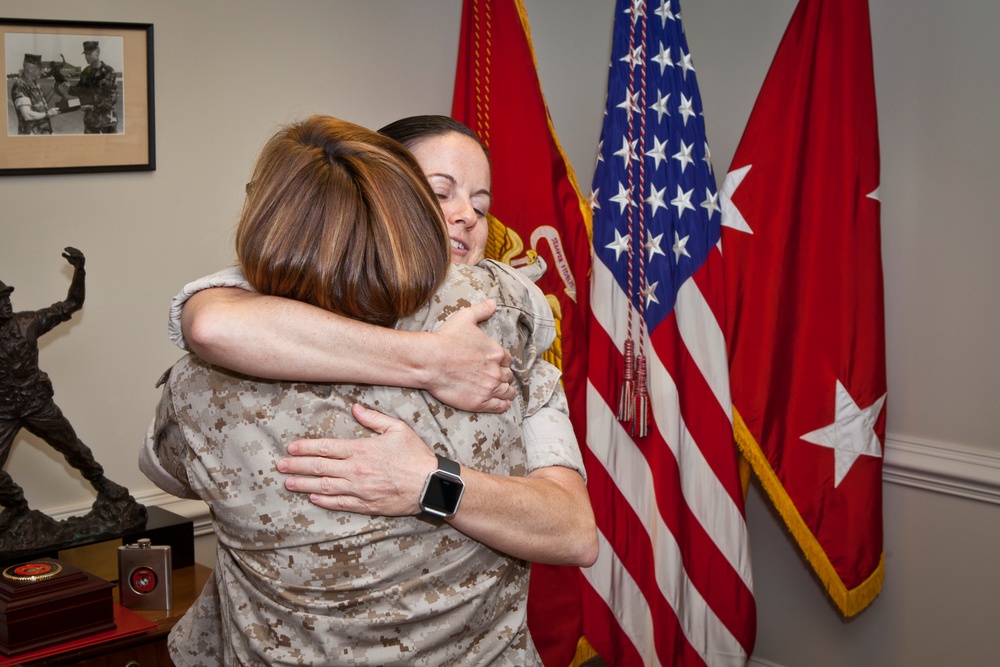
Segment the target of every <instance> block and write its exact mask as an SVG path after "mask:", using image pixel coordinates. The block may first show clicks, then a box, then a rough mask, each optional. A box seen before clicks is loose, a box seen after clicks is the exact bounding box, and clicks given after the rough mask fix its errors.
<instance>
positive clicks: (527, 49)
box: [452, 0, 590, 667]
mask: <svg viewBox="0 0 1000 667" xmlns="http://www.w3.org/2000/svg"><path fill="white" fill-rule="evenodd" d="M452 117H454V118H455V119H456V120H459V121H461V122H463V123H465V124H466V125H468V126H469V127H471V128H472V129H473V130H474V131H475V132H476V133H477V134H478V135H479V137H480V138H481V139H482V141H483V143H485V144H486V146H487V147H488V148H489V151H490V158H491V161H492V163H493V182H492V190H493V204H492V205H491V207H490V236H489V242H488V245H487V247H486V256H487V257H488V258H490V259H496V260H500V261H502V262H506V263H508V264H511V265H513V266H515V267H520V268H523V269H524V270H526V271H527V272H528V273H529V275H531V276H532V278H533V279H534V280H535V283H536V284H537V285H538V286H539V287H540V288H541V290H542V291H543V292H544V293H545V295H546V296H547V297H548V300H549V304H550V305H551V306H552V311H553V313H554V315H555V318H556V326H557V331H556V333H557V337H556V342H555V343H554V344H553V346H552V349H551V350H550V351H549V353H548V354H546V356H545V359H546V360H547V361H550V362H551V363H553V364H554V365H555V366H557V367H559V368H560V369H561V370H562V373H563V385H564V387H565V389H566V396H567V399H568V401H569V407H570V418H571V419H572V421H573V427H574V430H575V431H576V434H577V439H578V440H579V441H580V443H581V444H582V443H583V442H584V438H585V434H586V381H587V315H588V312H589V306H588V301H589V295H590V293H589V277H590V229H589V228H590V209H589V208H588V207H587V205H586V202H585V201H584V200H583V199H582V198H581V196H580V193H579V188H578V187H577V185H576V177H575V176H574V174H573V171H572V168H571V167H570V165H569V162H568V160H567V159H566V157H565V155H564V154H563V151H562V148H561V147H560V145H559V142H558V140H557V139H556V135H555V130H554V129H553V127H552V122H551V120H550V119H549V114H548V110H547V108H546V106H545V100H544V98H543V97H542V89H541V85H540V84H539V81H538V72H537V70H536V67H535V56H534V52H533V50H532V46H531V38H530V31H529V29H528V17H527V12H526V11H525V9H524V6H523V5H522V4H521V2H520V0H465V2H464V5H463V9H462V34H461V40H460V44H459V54H458V69H457V74H456V77H455V94H454V101H453V104H452ZM579 572H580V571H579V569H578V568H560V567H553V566H543V565H537V564H536V565H533V566H532V569H531V590H530V594H529V596H528V627H529V629H530V630H531V634H532V637H533V639H534V641H535V645H536V646H537V648H538V651H539V653H540V654H541V656H542V659H543V661H544V662H545V664H546V665H549V666H550V667H565V666H566V665H569V664H570V662H571V661H572V660H573V656H574V652H575V650H576V646H577V641H578V640H579V639H580V636H581V633H582V629H581V628H582V620H581V617H580V613H581V607H580V583H579V582H580V574H579Z"/></svg>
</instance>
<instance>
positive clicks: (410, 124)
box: [378, 114, 490, 162]
mask: <svg viewBox="0 0 1000 667" xmlns="http://www.w3.org/2000/svg"><path fill="white" fill-rule="evenodd" d="M378 132H379V134H384V135H385V136H387V137H389V138H390V139H395V140H396V141H398V142H399V143H401V144H403V145H404V146H406V147H407V148H409V149H410V150H413V147H414V146H416V145H417V144H419V143H420V142H421V141H423V140H424V139H429V138H430V137H442V136H445V135H447V134H452V133H456V134H462V135H465V136H466V137H469V138H471V139H475V140H476V143H477V144H479V147H480V148H482V149H483V153H484V154H485V155H486V161H487V162H490V151H489V150H488V149H487V148H486V144H484V143H483V142H482V140H481V139H480V138H479V135H477V134H476V133H475V132H473V131H472V129H471V128H469V126H468V125H465V124H463V123H460V122H458V121H457V120H455V119H454V118H451V117H450V116H437V115H433V114H426V115H423V116H408V117H406V118H400V119H399V120H394V121H393V122H391V123H389V124H388V125H385V126H384V127H382V128H380V129H379V131H378Z"/></svg>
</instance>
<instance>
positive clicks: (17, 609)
mask: <svg viewBox="0 0 1000 667" xmlns="http://www.w3.org/2000/svg"><path fill="white" fill-rule="evenodd" d="M55 570H58V571H57V572H55V573H54V574H51V573H52V572H53V571H55ZM35 573H39V574H38V576H39V580H32V576H33V574H35ZM46 574H51V577H50V578H42V577H44V576H45V575H46ZM113 589H114V585H113V584H111V583H110V582H107V581H105V580H103V579H101V578H99V577H95V576H94V575H92V574H90V573H89V572H84V571H83V570H80V569H78V568H76V567H73V566H72V565H69V564H66V563H62V562H60V561H57V560H55V559H52V558H39V559H35V560H32V561H31V562H30V563H26V564H24V565H23V566H19V565H14V566H9V567H6V568H4V569H3V576H2V577H0V653H2V654H3V655H12V654H16V653H22V652H25V651H31V650H35V649H39V648H42V647H45V646H49V645H51V644H58V643H62V642H66V641H69V640H71V639H76V638H78V637H83V636H85V635H89V634H93V633H97V632H103V631H105V630H112V629H114V627H115V621H114V596H113Z"/></svg>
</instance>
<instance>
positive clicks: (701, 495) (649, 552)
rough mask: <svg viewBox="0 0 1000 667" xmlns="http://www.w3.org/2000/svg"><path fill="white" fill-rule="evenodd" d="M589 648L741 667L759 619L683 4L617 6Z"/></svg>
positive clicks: (624, 659) (711, 190)
mask: <svg viewBox="0 0 1000 667" xmlns="http://www.w3.org/2000/svg"><path fill="white" fill-rule="evenodd" d="M590 203H591V206H592V209H593V216H594V217H593V238H594V266H593V278H592V292H591V313H592V320H591V324H590V364H589V386H588V402H587V421H588V431H587V443H586V447H585V451H584V457H585V460H586V464H587V473H588V478H589V479H588V490H589V492H590V497H591V500H592V501H593V502H592V504H593V506H594V513H595V515H596V517H597V524H598V528H599V531H600V540H601V545H600V554H599V556H598V560H597V563H596V564H595V565H594V566H593V567H590V568H587V569H585V570H584V571H583V572H584V576H585V579H586V585H585V586H584V588H583V599H584V609H585V610H586V612H585V616H584V634H585V636H586V637H587V640H588V641H589V642H590V643H591V645H592V646H593V647H594V648H595V649H596V650H597V652H598V653H599V654H600V655H601V657H602V658H603V659H604V661H605V662H606V663H608V664H609V665H616V666H625V665H629V666H631V665H650V666H658V665H664V666H666V665H671V666H677V667H687V666H702V665H710V666H726V667H742V666H743V665H745V664H746V662H747V659H748V657H749V656H750V654H751V653H752V651H753V645H754V640H755V633H756V608H755V604H754V597H753V581H752V573H751V569H750V555H749V546H748V543H747V528H746V520H745V517H744V509H743V493H742V488H741V486H740V479H739V471H738V465H737V459H738V453H737V449H736V444H735V442H734V440H733V429H732V423H731V418H730V414H731V408H732V401H731V400H730V393H729V376H728V364H727V360H726V343H725V338H724V336H723V329H722V324H721V320H722V318H723V317H724V316H725V312H726V311H725V304H724V302H723V298H724V291H723V288H724V285H723V278H722V275H721V270H722V257H721V255H720V252H719V247H718V241H719V235H720V227H721V219H722V216H721V213H720V210H719V199H718V194H717V192H716V183H715V176H714V173H713V170H712V163H711V154H710V153H709V150H708V142H707V139H706V134H705V121H704V117H703V115H702V106H701V96H700V94H699V91H698V81H697V74H696V72H695V67H694V64H693V60H692V57H691V52H690V50H689V49H688V44H687V38H686V37H685V35H684V30H683V27H682V25H681V17H680V7H679V6H678V3H677V0H672V2H666V1H665V2H659V3H649V4H646V3H643V2H634V1H632V0H618V2H617V3H616V7H615V22H614V35H613V40H612V52H611V62H610V68H609V75H608V92H607V108H606V114H605V117H604V125H603V128H602V130H601V140H600V146H599V157H598V163H597V167H596V169H595V172H594V181H593V186H592V191H591V195H590Z"/></svg>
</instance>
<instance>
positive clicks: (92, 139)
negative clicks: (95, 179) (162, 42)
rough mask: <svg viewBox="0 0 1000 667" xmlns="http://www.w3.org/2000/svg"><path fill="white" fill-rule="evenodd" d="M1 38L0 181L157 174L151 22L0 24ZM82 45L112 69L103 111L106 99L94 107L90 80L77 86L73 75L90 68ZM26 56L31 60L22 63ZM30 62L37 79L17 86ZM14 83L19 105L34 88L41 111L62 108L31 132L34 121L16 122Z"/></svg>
mask: <svg viewBox="0 0 1000 667" xmlns="http://www.w3.org/2000/svg"><path fill="white" fill-rule="evenodd" d="M0 37H2V39H0V58H2V61H0V62H2V64H3V71H4V74H5V75H6V76H5V79H6V82H7V85H6V89H5V98H6V99H5V103H4V108H5V114H4V120H5V121H6V123H5V126H4V129H3V130H2V131H0V176H20V175H34V174H79V173H91V172H120V171H153V170H155V169H156V132H155V114H154V111H155V108H154V104H153V99H154V96H153V25H152V24H151V23H106V22H97V21H58V20H33V19H9V18H0ZM84 42H97V43H98V48H99V49H100V51H99V56H100V60H101V62H102V63H103V64H104V65H106V66H110V67H111V68H113V69H114V70H115V74H114V76H115V82H116V89H117V97H116V98H113V99H114V101H113V103H111V104H107V103H106V100H107V99H108V96H107V95H105V97H104V100H105V104H104V109H102V108H101V102H100V101H98V102H96V103H95V100H101V97H100V96H99V95H93V94H91V93H90V92H89V91H90V90H91V88H90V87H88V86H87V85H86V84H87V82H89V81H92V80H93V79H92V77H91V76H90V75H88V76H87V78H86V80H85V81H84V85H83V86H81V85H80V81H79V79H80V76H81V75H82V74H83V73H84V71H85V69H86V68H87V67H88V66H89V63H88V61H87V58H88V57H93V56H92V55H91V56H87V55H85V54H84ZM88 51H89V52H90V53H91V54H92V50H91V49H88ZM27 54H31V56H32V57H31V58H30V59H29V58H26V57H25V56H26V55H27ZM35 56H40V59H41V65H40V66H39V67H38V69H39V71H40V72H41V76H40V77H39V78H38V79H37V80H32V81H30V82H27V81H24V80H22V79H21V77H22V73H23V71H24V70H25V69H26V66H25V62H26V61H29V60H30V61H31V62H30V63H29V64H34V63H35V61H37V60H38V58H35ZM95 66H96V63H95ZM74 79H75V80H74ZM18 81H20V82H21V83H20V87H19V89H18V91H19V94H20V97H19V99H21V100H24V99H25V98H26V96H25V95H24V94H23V93H24V91H25V90H27V89H29V88H30V87H31V86H37V88H38V90H39V91H40V92H37V93H34V94H37V95H39V96H41V97H44V98H45V102H44V106H45V108H46V109H50V108H52V106H55V107H59V108H60V109H61V112H60V113H58V114H57V115H54V116H52V117H51V119H48V127H38V125H37V123H38V121H30V122H29V121H25V122H24V124H23V125H21V124H20V123H19V118H20V115H19V113H18V109H17V108H15V106H14V102H13V100H12V96H11V91H12V88H13V86H14V85H15V83H16V82H18ZM60 81H62V82H65V83H66V84H67V86H69V88H68V89H66V90H68V91H72V92H69V93H68V96H63V95H61V94H60V93H59V91H58V90H57V88H58V83H59V82H60ZM31 99H32V102H33V103H34V102H35V101H36V100H35V98H34V97H32V98H31ZM38 106H42V103H41V102H38ZM21 108H22V109H23V108H24V105H23V104H22V106H21ZM30 108H34V107H33V106H32V107H30ZM109 110H113V111H109ZM26 113H27V112H26ZM49 113H54V112H49ZM41 122H42V123H44V122H45V121H44V120H43V121H41ZM32 123H35V124H32ZM97 123H102V124H103V126H101V125H97ZM95 127H100V130H101V131H100V132H97V131H95V129H94V128H95ZM28 130H30V131H33V132H38V133H37V134H30V133H27V131H28Z"/></svg>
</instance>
